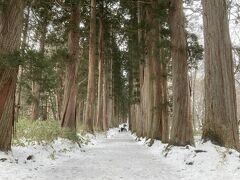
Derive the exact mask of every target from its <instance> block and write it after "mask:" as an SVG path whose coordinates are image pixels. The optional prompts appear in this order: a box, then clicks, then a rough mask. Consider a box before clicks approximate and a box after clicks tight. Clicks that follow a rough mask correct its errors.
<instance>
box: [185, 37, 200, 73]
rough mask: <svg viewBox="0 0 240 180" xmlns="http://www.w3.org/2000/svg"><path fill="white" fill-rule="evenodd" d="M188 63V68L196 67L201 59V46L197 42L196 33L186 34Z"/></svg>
mask: <svg viewBox="0 0 240 180" xmlns="http://www.w3.org/2000/svg"><path fill="white" fill-rule="evenodd" d="M187 48H188V65H189V68H195V69H197V68H198V63H199V61H201V60H202V59H203V46H202V45H200V44H199V42H198V37H197V36H196V34H192V33H189V34H187Z"/></svg>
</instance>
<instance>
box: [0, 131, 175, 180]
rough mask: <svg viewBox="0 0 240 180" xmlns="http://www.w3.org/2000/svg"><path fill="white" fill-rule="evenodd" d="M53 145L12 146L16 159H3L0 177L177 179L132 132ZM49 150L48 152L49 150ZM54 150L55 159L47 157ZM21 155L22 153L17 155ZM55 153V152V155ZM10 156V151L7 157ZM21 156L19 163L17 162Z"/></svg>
mask: <svg viewBox="0 0 240 180" xmlns="http://www.w3.org/2000/svg"><path fill="white" fill-rule="evenodd" d="M60 146H61V144H60V142H59V144H56V145H53V149H55V150H54V151H53V152H51V151H50V150H48V148H46V150H45V151H43V150H41V149H39V153H38V150H37V149H38V147H37V148H36V147H34V148H33V149H32V150H29V149H31V148H29V147H28V148H26V149H25V150H23V148H20V149H18V148H13V157H12V159H13V162H10V163H9V162H8V161H9V160H7V161H6V162H0V167H2V166H1V165H3V167H2V168H1V169H2V170H0V172H1V174H0V179H1V180H13V179H21V180H22V179H35V180H55V179H58V180H62V179H68V180H88V179H89V180H90V179H97V180H101V179H103V180H108V179H109V180H110V179H111V180H115V179H116V180H118V179H127V180H146V179H147V180H151V179H152V180H155V179H156V180H157V179H158V180H159V179H161V180H165V179H166V180H175V179H178V178H177V177H176V175H173V174H172V173H171V172H174V171H173V170H172V169H171V168H170V167H169V165H166V164H163V163H162V162H161V159H160V158H159V157H157V156H155V155H154V154H152V153H151V152H150V151H149V148H148V147H145V146H143V145H141V144H138V143H136V141H135V139H134V137H132V136H131V134H130V132H129V133H128V132H122V133H117V130H115V131H113V133H112V135H108V137H107V138H106V137H105V135H98V136H97V137H96V139H95V140H94V141H93V142H92V143H91V144H89V145H87V146H85V147H83V148H81V149H79V148H76V149H74V148H73V149H71V150H70V151H69V152H66V153H63V151H64V150H65V151H68V148H67V146H66V147H65V148H64V147H61V149H58V148H59V147H60ZM46 152H48V154H47V153H46ZM29 153H34V155H33V156H34V158H33V160H30V161H24V158H25V157H27V155H28V154H29ZM49 153H51V155H52V154H53V153H55V155H54V158H55V159H54V160H53V159H50V158H48V159H47V158H46V157H47V156H48V157H50V156H49ZM18 155H19V157H18ZM52 156H53V155H52ZM8 158H9V155H8V157H7V159H8ZM16 158H19V159H18V163H16V162H14V161H15V160H16Z"/></svg>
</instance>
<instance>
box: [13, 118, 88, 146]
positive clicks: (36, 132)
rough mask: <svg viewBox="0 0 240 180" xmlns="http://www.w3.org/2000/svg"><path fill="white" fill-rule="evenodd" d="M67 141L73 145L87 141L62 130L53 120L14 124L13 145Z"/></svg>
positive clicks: (67, 130) (25, 121) (26, 120)
mask: <svg viewBox="0 0 240 180" xmlns="http://www.w3.org/2000/svg"><path fill="white" fill-rule="evenodd" d="M59 137H61V138H65V139H69V140H71V141H72V142H74V143H81V144H82V143H86V142H88V140H87V139H84V138H83V137H82V136H80V135H77V133H76V132H73V131H71V130H69V129H63V128H61V126H60V123H59V122H57V121H54V120H48V121H34V122H32V121H30V120H29V119H21V120H19V121H18V122H17V123H16V134H15V137H14V140H13V144H15V145H23V146H24V145H25V144H26V142H27V143H29V144H31V143H33V142H34V143H35V142H37V143H39V144H44V143H51V142H53V141H54V140H56V139H57V138H59Z"/></svg>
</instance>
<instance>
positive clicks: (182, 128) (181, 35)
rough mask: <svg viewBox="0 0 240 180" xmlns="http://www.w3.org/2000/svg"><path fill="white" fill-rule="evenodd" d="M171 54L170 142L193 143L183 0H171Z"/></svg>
mask: <svg viewBox="0 0 240 180" xmlns="http://www.w3.org/2000/svg"><path fill="white" fill-rule="evenodd" d="M170 2H171V3H170V14H169V17H170V31H171V56H172V61H173V62H172V63H173V64H172V73H173V122H172V128H171V135H170V144H173V145H180V146H184V145H188V144H190V145H193V144H194V140H193V127H192V119H191V112H190V111H191V108H190V92H189V84H188V64H187V58H188V57H187V45H186V42H187V40H186V31H185V28H184V26H185V17H184V13H183V0H171V1H170Z"/></svg>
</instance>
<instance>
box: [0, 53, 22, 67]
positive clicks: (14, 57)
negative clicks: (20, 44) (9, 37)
mask: <svg viewBox="0 0 240 180" xmlns="http://www.w3.org/2000/svg"><path fill="white" fill-rule="evenodd" d="M22 63H23V58H22V56H21V54H20V52H18V51H16V52H12V53H2V54H0V66H1V67H12V68H17V67H18V66H19V65H21V64H22Z"/></svg>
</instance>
